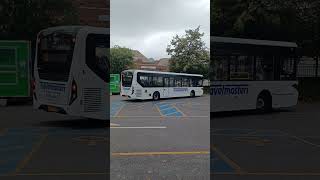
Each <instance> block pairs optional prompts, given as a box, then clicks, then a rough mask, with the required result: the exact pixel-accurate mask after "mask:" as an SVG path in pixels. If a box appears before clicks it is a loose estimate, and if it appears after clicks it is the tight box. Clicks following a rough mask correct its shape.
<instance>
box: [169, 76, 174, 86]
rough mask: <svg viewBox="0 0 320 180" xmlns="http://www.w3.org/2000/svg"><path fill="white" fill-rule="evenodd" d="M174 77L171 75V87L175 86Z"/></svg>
mask: <svg viewBox="0 0 320 180" xmlns="http://www.w3.org/2000/svg"><path fill="white" fill-rule="evenodd" d="M174 86H175V84H174V77H170V87H174Z"/></svg>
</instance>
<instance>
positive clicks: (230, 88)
mask: <svg viewBox="0 0 320 180" xmlns="http://www.w3.org/2000/svg"><path fill="white" fill-rule="evenodd" d="M248 92H249V88H248V85H214V86H213V87H211V92H210V93H211V95H214V96H228V95H245V94H248Z"/></svg>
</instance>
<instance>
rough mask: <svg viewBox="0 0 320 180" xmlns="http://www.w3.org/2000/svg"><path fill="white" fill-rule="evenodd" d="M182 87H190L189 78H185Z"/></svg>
mask: <svg viewBox="0 0 320 180" xmlns="http://www.w3.org/2000/svg"><path fill="white" fill-rule="evenodd" d="M182 86H183V87H189V79H188V78H183V81H182Z"/></svg>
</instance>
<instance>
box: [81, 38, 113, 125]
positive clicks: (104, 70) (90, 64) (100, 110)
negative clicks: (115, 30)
mask: <svg viewBox="0 0 320 180" xmlns="http://www.w3.org/2000/svg"><path fill="white" fill-rule="evenodd" d="M109 46H110V44H109V35H104V34H88V36H87V38H86V49H85V53H86V55H85V64H86V65H85V66H83V69H82V77H83V82H82V105H83V116H84V117H88V118H95V119H103V120H106V119H108V117H109V116H108V114H109V113H108V112H109V107H108V102H109V98H110V97H109V79H110V76H109V69H108V68H109V66H108V63H109V60H108V53H109V52H108V51H109Z"/></svg>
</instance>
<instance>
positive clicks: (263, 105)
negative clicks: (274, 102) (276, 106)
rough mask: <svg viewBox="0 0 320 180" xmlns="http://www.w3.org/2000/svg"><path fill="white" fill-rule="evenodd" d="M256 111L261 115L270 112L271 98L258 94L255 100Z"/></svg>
mask: <svg viewBox="0 0 320 180" xmlns="http://www.w3.org/2000/svg"><path fill="white" fill-rule="evenodd" d="M257 110H258V111H260V112H263V113H266V112H270V111H271V97H268V96H267V95H265V94H260V95H259V96H258V98H257Z"/></svg>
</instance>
